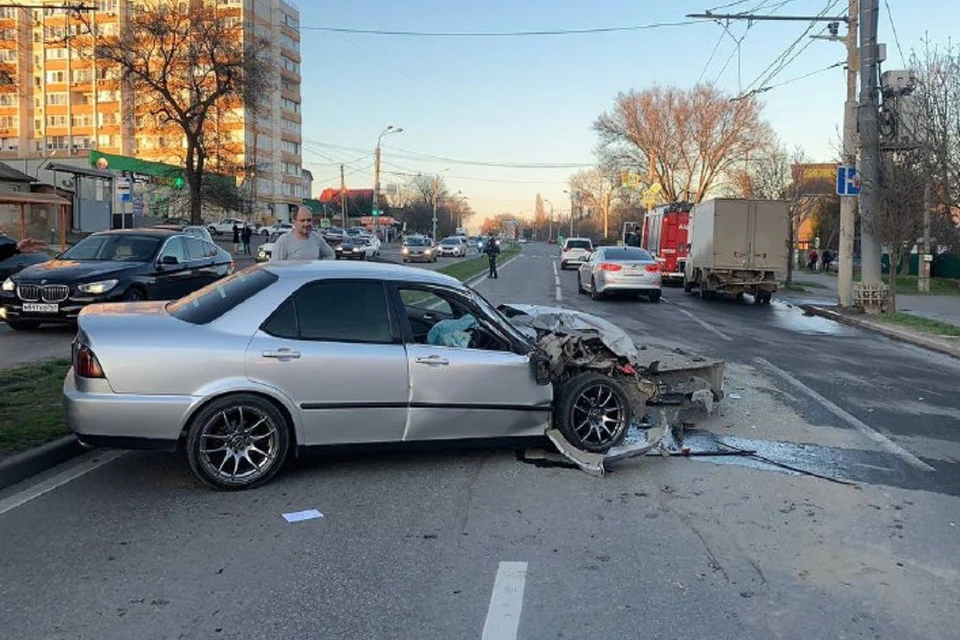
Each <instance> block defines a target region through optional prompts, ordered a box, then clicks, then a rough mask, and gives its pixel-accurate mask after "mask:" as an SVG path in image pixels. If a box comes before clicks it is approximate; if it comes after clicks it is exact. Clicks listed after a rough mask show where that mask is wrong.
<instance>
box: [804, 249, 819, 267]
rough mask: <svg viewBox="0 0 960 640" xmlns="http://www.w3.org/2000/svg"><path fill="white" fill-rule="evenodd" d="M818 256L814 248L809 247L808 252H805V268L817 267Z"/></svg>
mask: <svg viewBox="0 0 960 640" xmlns="http://www.w3.org/2000/svg"><path fill="white" fill-rule="evenodd" d="M819 257H820V256H818V255H817V250H816V249H811V250H810V253H808V254H807V270H808V271H816V269H817V258H819Z"/></svg>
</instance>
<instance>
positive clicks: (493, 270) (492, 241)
mask: <svg viewBox="0 0 960 640" xmlns="http://www.w3.org/2000/svg"><path fill="white" fill-rule="evenodd" d="M483 252H484V253H485V254H487V260H488V261H489V262H490V272H489V273H488V274H487V277H488V278H499V277H500V276H499V274H498V273H497V256H498V255H500V245H498V244H497V239H496V238H494V237H493V233H491V234H490V235H489V236H487V241H486V242H485V243H484V245H483Z"/></svg>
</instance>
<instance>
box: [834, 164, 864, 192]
mask: <svg viewBox="0 0 960 640" xmlns="http://www.w3.org/2000/svg"><path fill="white" fill-rule="evenodd" d="M837 195H838V196H858V195H860V176H858V175H857V168H856V167H843V166H840V167H837Z"/></svg>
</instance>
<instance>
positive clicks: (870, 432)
mask: <svg viewBox="0 0 960 640" xmlns="http://www.w3.org/2000/svg"><path fill="white" fill-rule="evenodd" d="M754 360H755V361H756V362H758V363H760V364H761V365H763V366H764V367H766V368H767V369H769V370H770V371H771V372H772V373H775V374H777V375H778V376H780V377H781V378H783V379H784V380H786V381H787V382H789V383H790V384H792V385H793V386H795V387H796V388H797V389H799V390H800V391H802V392H803V393H805V394H807V395H808V396H810V397H811V398H813V399H814V400H815V401H816V402H817V403H818V404H819V405H820V406H822V407H823V408H824V409H826V410H827V411H829V412H830V413H832V414H833V415H835V416H837V417H838V418H840V419H841V420H843V421H844V422H846V423H847V424H849V425H850V426H852V427H853V428H854V429H856V430H857V431H859V432H860V433H862V434H863V435H865V436H867V437H868V438H870V439H871V440H873V441H874V442H876V443H877V444H879V445H880V446H881V447H882V448H884V449H886V450H887V451H888V452H890V453H892V454H894V455H895V456H898V457H900V458H901V459H902V460H903V461H905V462H906V463H907V464H909V465H910V466H912V467H916V468H917V469H921V470H923V471H934V468H933V467H931V466H930V465H928V464H927V463H926V462H924V461H923V460H921V459H920V458H918V457H917V456H915V455H913V454H912V453H910V452H909V451H907V450H906V449H904V448H903V447H901V446H900V445H898V444H896V443H895V442H893V441H892V440H891V439H890V438H888V437H887V436H885V435H883V434H882V433H880V432H879V431H877V430H875V429H874V428H873V427H871V426H870V425H868V424H866V423H865V422H863V421H862V420H860V419H859V418H857V417H856V416H854V415H853V414H851V413H850V412H848V411H846V410H844V409H843V408H841V407H839V406H837V405H836V404H834V403H833V402H831V401H830V400H827V399H826V398H824V397H823V396H822V395H820V394H819V393H817V392H816V391H814V390H813V389H811V388H810V387H808V386H807V385H805V384H803V383H802V382H800V381H799V380H797V379H796V378H794V377H793V376H792V375H790V374H789V373H787V372H786V371H784V370H783V369H781V368H780V367H777V366H776V365H773V364H771V363H770V362H768V361H767V360H765V359H764V358H754Z"/></svg>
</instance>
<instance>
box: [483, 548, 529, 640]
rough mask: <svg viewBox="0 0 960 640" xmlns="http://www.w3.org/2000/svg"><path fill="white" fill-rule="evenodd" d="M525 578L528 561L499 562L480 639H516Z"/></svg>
mask: <svg viewBox="0 0 960 640" xmlns="http://www.w3.org/2000/svg"><path fill="white" fill-rule="evenodd" d="M526 581H527V563H526V562H501V563H500V567H499V568H498V569H497V578H496V580H494V582H493V593H492V594H491V595H490V607H489V608H488V609H487V621H486V622H485V623H484V624H483V635H481V636H480V639H481V640H516V637H517V631H518V630H519V628H520V610H521V609H522V608H523V588H524V585H525V584H526Z"/></svg>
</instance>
